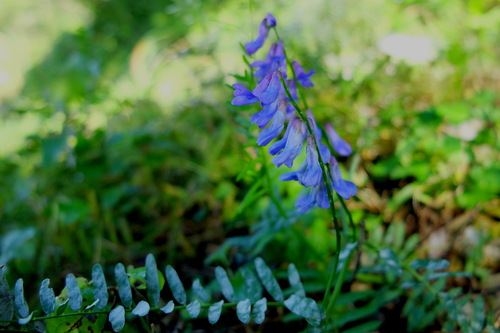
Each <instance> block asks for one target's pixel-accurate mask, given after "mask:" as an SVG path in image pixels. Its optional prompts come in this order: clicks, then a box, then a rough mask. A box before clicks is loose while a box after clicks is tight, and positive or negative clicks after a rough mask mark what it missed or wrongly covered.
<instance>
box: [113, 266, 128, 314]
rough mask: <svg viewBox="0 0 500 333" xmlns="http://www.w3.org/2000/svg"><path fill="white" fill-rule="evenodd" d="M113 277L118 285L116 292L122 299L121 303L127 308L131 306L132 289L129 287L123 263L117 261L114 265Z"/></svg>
mask: <svg viewBox="0 0 500 333" xmlns="http://www.w3.org/2000/svg"><path fill="white" fill-rule="evenodd" d="M115 278H116V284H117V285H118V294H119V295H120V299H121V300H122V304H123V305H124V306H125V307H127V308H129V307H131V306H132V289H130V281H129V280H128V275H127V272H125V267H123V264H121V263H118V264H116V266H115Z"/></svg>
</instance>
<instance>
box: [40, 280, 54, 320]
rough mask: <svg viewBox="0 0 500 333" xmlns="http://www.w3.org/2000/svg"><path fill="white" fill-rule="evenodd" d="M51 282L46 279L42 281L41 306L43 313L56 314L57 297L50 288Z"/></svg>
mask: <svg viewBox="0 0 500 333" xmlns="http://www.w3.org/2000/svg"><path fill="white" fill-rule="evenodd" d="M49 284H50V280H49V279H45V280H43V281H42V285H41V286H40V292H39V295H40V304H41V305H42V309H43V312H45V313H46V314H51V313H52V312H54V309H55V307H56V297H55V295H54V290H52V288H49Z"/></svg>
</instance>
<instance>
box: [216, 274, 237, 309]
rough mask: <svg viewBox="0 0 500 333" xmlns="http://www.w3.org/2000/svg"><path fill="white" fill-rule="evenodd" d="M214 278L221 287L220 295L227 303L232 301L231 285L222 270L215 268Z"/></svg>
mask: <svg viewBox="0 0 500 333" xmlns="http://www.w3.org/2000/svg"><path fill="white" fill-rule="evenodd" d="M215 278H216V279H217V282H219V285H220V287H221V291H222V295H224V297H225V298H226V299H227V300H228V301H229V302H233V301H234V289H233V286H232V285H231V281H229V277H228V276H227V273H226V271H225V270H224V268H222V267H220V266H217V267H216V268H215Z"/></svg>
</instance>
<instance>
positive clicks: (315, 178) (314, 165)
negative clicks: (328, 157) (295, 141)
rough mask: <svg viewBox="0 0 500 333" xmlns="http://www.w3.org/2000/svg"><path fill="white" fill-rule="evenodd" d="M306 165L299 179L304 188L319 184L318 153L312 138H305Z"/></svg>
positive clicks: (319, 166) (319, 167)
mask: <svg viewBox="0 0 500 333" xmlns="http://www.w3.org/2000/svg"><path fill="white" fill-rule="evenodd" d="M306 163H307V167H306V170H305V171H304V174H303V175H302V177H301V178H300V179H299V181H300V183H301V184H302V185H304V186H315V185H318V184H319V183H320V182H321V176H322V174H321V165H320V164H319V160H318V152H317V151H316V147H315V144H314V138H313V137H312V136H308V137H307V143H306Z"/></svg>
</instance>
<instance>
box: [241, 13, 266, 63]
mask: <svg viewBox="0 0 500 333" xmlns="http://www.w3.org/2000/svg"><path fill="white" fill-rule="evenodd" d="M267 32H268V28H267V18H265V19H263V20H262V22H261V23H260V26H259V33H258V35H257V38H256V39H255V40H254V41H251V42H248V43H246V44H245V51H247V53H248V54H254V53H255V52H257V51H258V50H259V49H260V48H261V47H262V45H264V42H265V41H266V38H267Z"/></svg>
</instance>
